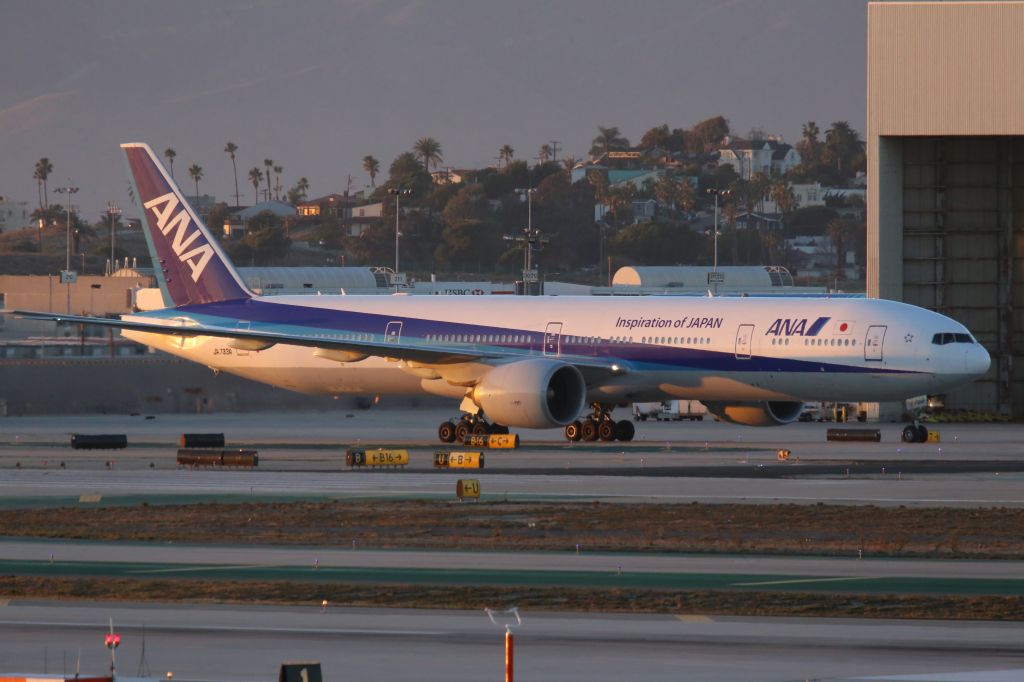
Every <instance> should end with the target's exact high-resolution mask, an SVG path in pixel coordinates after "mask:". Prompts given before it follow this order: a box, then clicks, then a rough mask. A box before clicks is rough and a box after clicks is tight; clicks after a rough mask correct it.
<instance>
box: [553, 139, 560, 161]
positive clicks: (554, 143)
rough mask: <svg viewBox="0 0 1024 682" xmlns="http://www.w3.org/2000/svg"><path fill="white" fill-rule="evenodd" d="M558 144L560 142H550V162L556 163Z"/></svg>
mask: <svg viewBox="0 0 1024 682" xmlns="http://www.w3.org/2000/svg"><path fill="white" fill-rule="evenodd" d="M560 144H561V142H559V141H558V140H551V160H552V161H554V162H556V163H557V162H558V145H560Z"/></svg>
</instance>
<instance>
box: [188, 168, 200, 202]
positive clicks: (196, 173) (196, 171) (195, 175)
mask: <svg viewBox="0 0 1024 682" xmlns="http://www.w3.org/2000/svg"><path fill="white" fill-rule="evenodd" d="M188 174H189V175H191V176H192V180H194V181H195V183H196V199H199V181H200V180H202V179H203V167H202V166H200V165H199V164H198V163H193V164H192V165H191V166H189V167H188Z"/></svg>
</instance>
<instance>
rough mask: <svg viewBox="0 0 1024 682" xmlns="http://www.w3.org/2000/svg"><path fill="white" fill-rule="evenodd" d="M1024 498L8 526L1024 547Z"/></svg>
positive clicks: (915, 548)
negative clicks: (961, 504)
mask: <svg viewBox="0 0 1024 682" xmlns="http://www.w3.org/2000/svg"><path fill="white" fill-rule="evenodd" d="M1021 528H1024V510H1022V509H1009V508H1005V509H1004V508H994V509H951V508H930V509H929V508H904V507H874V506H840V505H826V504H816V505H727V504H726V505H714V504H699V503H692V504H637V505H626V504H601V503H599V502H593V503H570V504H553V503H525V502H484V503H478V504H460V503H447V502H438V501H373V502H288V503H257V504H192V505H180V506H148V505H140V506H135V507H117V508H111V509H96V508H79V507H64V508H51V509H19V510H2V511H0V535H6V536H13V537H39V538H67V539H88V540H133V541H160V542H167V541H173V542H187V543H200V544H202V543H210V544H214V543H216V544H224V543H227V544H263V545H307V546H322V547H348V546H351V544H352V541H353V540H355V541H356V542H357V543H358V544H359V546H360V547H364V548H424V549H437V550H445V549H452V550H455V549H457V550H475V549H488V550H538V551H544V550H547V551H559V550H571V549H574V548H575V547H576V545H577V544H579V546H580V547H581V548H582V549H583V550H585V551H612V552H614V551H628V552H710V553H719V552H726V553H757V554H823V555H847V556H849V555H855V554H856V553H857V552H858V551H863V553H864V556H871V557H879V556H892V557H896V556H899V557H934V558H977V559H981V558H986V559H988V558H1001V559H1021V558H1024V535H1022V534H1021V533H1020V529H1021Z"/></svg>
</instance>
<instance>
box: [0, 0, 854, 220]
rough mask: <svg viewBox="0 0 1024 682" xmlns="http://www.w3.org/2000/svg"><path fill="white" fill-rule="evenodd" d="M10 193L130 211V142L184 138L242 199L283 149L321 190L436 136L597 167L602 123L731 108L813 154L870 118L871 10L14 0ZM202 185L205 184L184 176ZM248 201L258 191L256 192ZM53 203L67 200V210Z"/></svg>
mask: <svg viewBox="0 0 1024 682" xmlns="http://www.w3.org/2000/svg"><path fill="white" fill-rule="evenodd" d="M2 7H3V13H2V17H3V18H2V23H0V74H2V75H0V195H4V196H7V197H9V198H11V199H18V200H24V201H29V202H30V203H31V204H33V206H34V205H35V203H36V183H35V181H34V180H33V179H32V170H33V166H34V164H35V161H36V160H37V159H39V158H40V157H42V156H47V157H49V158H50V160H51V162H52V163H53V165H54V173H53V175H52V176H51V179H50V187H51V188H53V187H54V186H56V185H59V184H64V183H66V182H67V181H68V180H69V179H70V180H71V181H72V182H73V183H74V184H76V185H78V186H79V187H80V188H81V193H80V194H79V195H77V196H78V199H77V203H79V204H80V205H81V207H82V210H83V212H84V213H85V216H86V217H87V218H89V219H93V220H94V219H96V218H97V217H98V214H99V212H100V210H101V209H102V207H104V206H105V205H106V202H107V201H108V200H114V201H117V202H120V203H121V204H122V205H124V206H126V205H127V204H128V193H127V186H128V185H127V177H126V173H125V164H124V161H123V159H122V157H121V155H120V150H119V149H118V144H119V143H120V142H128V141H130V142H147V143H149V144H150V145H152V146H153V148H154V149H155V150H157V152H158V153H160V152H162V151H163V149H165V148H166V147H173V148H174V149H175V150H176V151H177V153H178V156H177V159H176V161H175V175H176V177H177V178H178V180H179V181H183V180H185V181H188V174H187V171H186V169H187V168H188V167H189V166H190V165H191V164H193V163H198V164H199V165H200V166H202V167H203V169H204V174H205V178H204V180H202V181H201V183H200V191H201V192H204V193H211V194H214V195H216V196H217V197H218V198H219V199H222V200H225V201H231V199H230V198H229V195H230V194H231V193H232V192H233V180H232V175H231V162H230V160H229V159H228V157H227V155H226V154H224V152H223V148H224V143H225V142H226V141H227V140H232V141H234V142H235V143H236V144H238V146H239V151H238V166H239V182H240V186H241V187H240V191H241V192H242V194H243V197H242V201H243V203H251V202H252V200H253V199H252V197H253V190H252V185H251V184H248V181H247V179H246V175H247V172H248V169H250V168H252V167H253V166H260V167H261V168H262V167H263V159H265V158H271V159H273V160H274V161H275V163H277V164H279V165H282V166H284V174H283V177H282V185H289V186H290V185H291V184H292V183H294V181H295V180H296V179H297V178H298V177H299V176H300V175H304V176H306V177H308V178H309V180H310V183H311V195H313V196H317V195H321V194H326V193H328V192H331V191H340V190H343V189H344V188H345V185H346V178H347V176H348V175H349V174H351V176H352V179H353V188H355V189H358V188H360V187H362V186H364V185H366V184H368V183H369V180H368V178H367V177H366V175H365V173H364V172H363V171H362V169H361V165H362V162H361V160H362V158H363V156H365V155H366V154H373V155H374V156H375V157H377V158H378V159H380V161H381V165H382V170H383V173H384V174H385V175H386V171H387V167H388V166H389V165H390V163H391V160H392V159H393V158H394V157H395V156H396V155H397V154H399V153H400V152H402V151H406V150H408V149H409V148H410V147H411V146H412V144H413V142H415V140H416V139H417V138H419V137H423V136H430V137H434V138H436V139H437V140H438V141H439V142H440V143H441V146H442V150H443V153H444V159H445V163H444V165H449V166H452V167H456V168H458V167H478V166H482V165H487V164H492V163H494V159H495V157H496V156H497V151H498V149H499V147H501V146H502V145H504V144H510V145H512V147H513V148H514V149H515V151H516V158H530V159H532V158H533V157H535V156H536V155H537V153H538V150H539V148H540V146H541V145H542V144H544V143H545V142H548V141H550V140H559V141H560V142H561V150H563V151H560V153H559V155H560V156H562V155H564V154H565V153H569V154H574V155H576V156H582V155H584V154H586V152H587V150H588V149H589V147H590V140H591V139H592V138H593V137H594V135H595V134H596V132H597V126H598V125H604V126H618V127H619V128H620V130H622V132H623V133H624V134H625V135H626V136H627V137H629V138H630V140H631V141H634V142H635V141H637V140H638V139H639V138H640V136H641V135H642V134H643V132H644V131H645V130H646V129H647V128H649V127H651V126H654V125H658V124H661V123H668V124H669V126H670V127H688V126H690V125H692V124H693V123H695V122H697V121H699V120H701V119H703V118H706V117H708V116H714V115H717V114H722V115H724V116H726V117H727V118H728V119H729V120H730V122H731V124H732V126H733V129H734V131H735V132H737V133H739V134H744V133H746V132H747V131H748V130H749V129H750V128H751V127H753V126H759V127H763V128H764V129H765V130H767V131H768V132H776V133H781V134H782V135H784V136H785V138H786V139H787V140H790V141H795V140H796V139H797V138H798V137H799V134H800V126H801V124H802V123H803V122H804V121H807V120H816V121H817V122H818V124H819V126H820V127H821V129H822V130H824V129H825V128H827V127H828V124H829V123H830V122H832V121H835V120H848V121H849V122H850V123H851V124H852V125H853V126H854V127H855V128H857V129H858V130H859V131H861V133H862V134H863V132H864V120H865V102H864V88H865V80H864V78H865V76H864V73H865V31H866V29H865V26H866V11H867V10H866V4H865V3H864V2H863V0H827V1H820V0H771V1H770V2H766V1H765V0H659V1H651V2H645V1H643V0H636V1H633V2H622V1H621V0H614V1H597V0H586V1H584V0H562V1H560V2H549V3H542V2H533V1H532V0H531V1H523V0H514V1H506V2H491V1H486V0H476V1H473V0H466V1H459V2H455V1H445V0H394V1H384V0H352V1H340V0H339V1H336V0H308V1H301V0H300V1H285V0H219V1H217V2H170V1H168V0H164V1H161V2H151V1H140V0H123V1H115V0H96V1H82V2H67V1H64V0H60V1H57V0H24V1H23V0H3V3H2ZM182 184H183V185H184V186H185V188H186V191H187V192H190V193H191V192H192V191H194V189H193V188H192V185H191V181H188V182H183V183H182ZM246 189H247V190H248V191H246ZM55 199H58V200H59V197H56V198H55Z"/></svg>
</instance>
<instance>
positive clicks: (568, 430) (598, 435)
mask: <svg viewBox="0 0 1024 682" xmlns="http://www.w3.org/2000/svg"><path fill="white" fill-rule="evenodd" d="M591 407H592V408H593V410H594V412H593V413H592V414H591V415H589V416H588V417H585V418H584V419H578V420H576V421H574V422H572V423H571V424H567V425H566V427H565V438H566V440H568V441H571V442H574V443H575V442H578V441H581V440H582V441H586V442H588V443H593V442H594V441H597V440H603V441H606V442H610V441H614V440H620V441H623V442H627V441H631V440H633V436H634V435H636V429H635V428H634V427H633V422H631V421H629V420H628V419H623V420H622V421H615V420H614V419H613V418H612V408H611V407H607V406H605V405H601V404H599V403H594V404H593V405H591Z"/></svg>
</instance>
